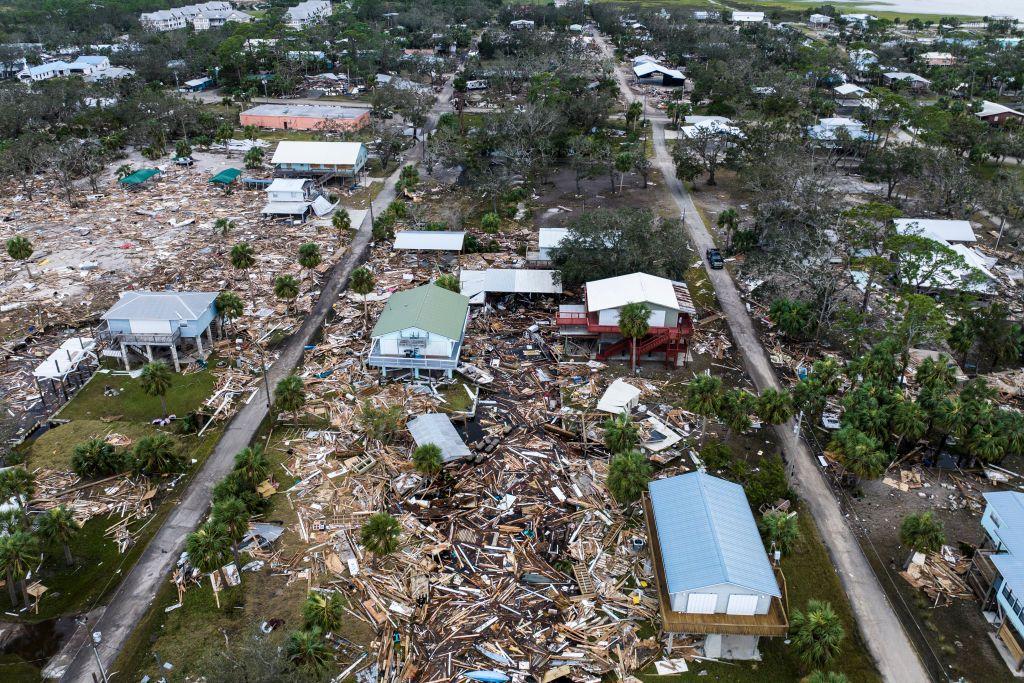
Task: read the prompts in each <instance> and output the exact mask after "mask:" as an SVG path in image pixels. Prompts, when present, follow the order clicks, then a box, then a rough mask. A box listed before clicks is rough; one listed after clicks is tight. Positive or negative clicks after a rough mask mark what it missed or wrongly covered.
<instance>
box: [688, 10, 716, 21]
mask: <svg viewBox="0 0 1024 683" xmlns="http://www.w3.org/2000/svg"><path fill="white" fill-rule="evenodd" d="M721 16H722V15H721V13H719V12H718V11H717V10H704V9H698V10H694V11H693V18H694V20H696V21H718V20H719V19H720V18H721Z"/></svg>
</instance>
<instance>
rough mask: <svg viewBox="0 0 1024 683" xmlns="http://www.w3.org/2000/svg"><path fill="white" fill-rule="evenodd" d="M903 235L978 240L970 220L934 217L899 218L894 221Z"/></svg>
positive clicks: (950, 240) (940, 240) (950, 241)
mask: <svg viewBox="0 0 1024 683" xmlns="http://www.w3.org/2000/svg"><path fill="white" fill-rule="evenodd" d="M893 223H894V224H895V226H896V232H898V233H899V234H901V235H920V236H921V237H927V238H929V239H933V240H935V241H936V242H943V243H945V244H950V243H953V242H977V241H978V237H977V235H975V234H974V228H972V227H971V222H970V221H963V220H945V219H933V218H897V219H895V220H894V221H893Z"/></svg>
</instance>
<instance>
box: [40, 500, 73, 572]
mask: <svg viewBox="0 0 1024 683" xmlns="http://www.w3.org/2000/svg"><path fill="white" fill-rule="evenodd" d="M79 529H81V526H80V525H79V524H78V522H77V521H76V520H75V516H74V515H72V514H71V511H70V510H68V509H67V508H66V507H64V506H63V505H59V506H57V507H55V508H50V509H49V510H47V511H46V512H44V513H43V514H41V515H39V517H38V518H36V530H37V531H38V533H39V537H40V538H42V539H43V540H44V541H46V542H47V543H49V542H51V541H57V542H58V543H60V544H61V546H62V547H63V548H64V561H65V562H66V563H67V565H68V566H69V567H70V566H71V565H73V564H74V563H75V560H74V558H73V557H71V541H73V540H74V538H75V536H76V535H77V534H78V530H79Z"/></svg>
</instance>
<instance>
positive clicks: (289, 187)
mask: <svg viewBox="0 0 1024 683" xmlns="http://www.w3.org/2000/svg"><path fill="white" fill-rule="evenodd" d="M310 182H313V181H311V180H310V179H309V178H274V182H272V183H270V185H268V186H267V192H302V188H304V187H305V186H306V183H310Z"/></svg>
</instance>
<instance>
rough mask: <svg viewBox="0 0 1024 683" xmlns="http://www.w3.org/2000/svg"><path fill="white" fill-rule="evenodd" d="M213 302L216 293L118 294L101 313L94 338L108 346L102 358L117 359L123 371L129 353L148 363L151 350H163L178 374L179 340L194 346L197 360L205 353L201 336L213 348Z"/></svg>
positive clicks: (129, 365)
mask: <svg viewBox="0 0 1024 683" xmlns="http://www.w3.org/2000/svg"><path fill="white" fill-rule="evenodd" d="M216 299H217V294H216V292H170V291H168V292H146V291H130V292H122V293H121V298H120V299H119V300H118V302H117V303H116V304H114V305H113V306H111V307H110V310H108V311H107V312H106V313H104V314H103V316H102V319H103V327H102V328H101V329H100V330H99V333H98V335H97V337H98V339H100V340H103V341H106V342H108V343H109V344H110V346H111V349H112V350H108V351H107V352H106V353H105V355H107V356H114V357H118V358H121V359H122V360H123V361H124V367H125V370H129V371H130V370H131V363H130V361H129V355H130V354H131V353H136V354H139V355H143V356H144V357H145V358H146V360H148V361H150V362H152V361H153V360H154V359H155V357H154V355H153V348H154V347H157V348H161V347H166V348H167V350H168V351H169V353H170V356H171V360H172V361H173V364H174V369H175V370H177V371H179V372H180V371H181V363H180V362H179V359H178V350H179V346H180V344H181V343H182V341H183V340H189V342H191V343H192V344H194V345H195V347H196V351H197V352H198V354H199V356H200V357H203V356H204V355H205V354H206V350H205V349H204V347H203V335H204V334H205V335H207V339H208V340H209V344H210V348H211V349H212V348H213V329H212V325H213V321H214V319H215V318H216V317H217V307H216V305H215V303H214V302H215V301H216Z"/></svg>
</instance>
